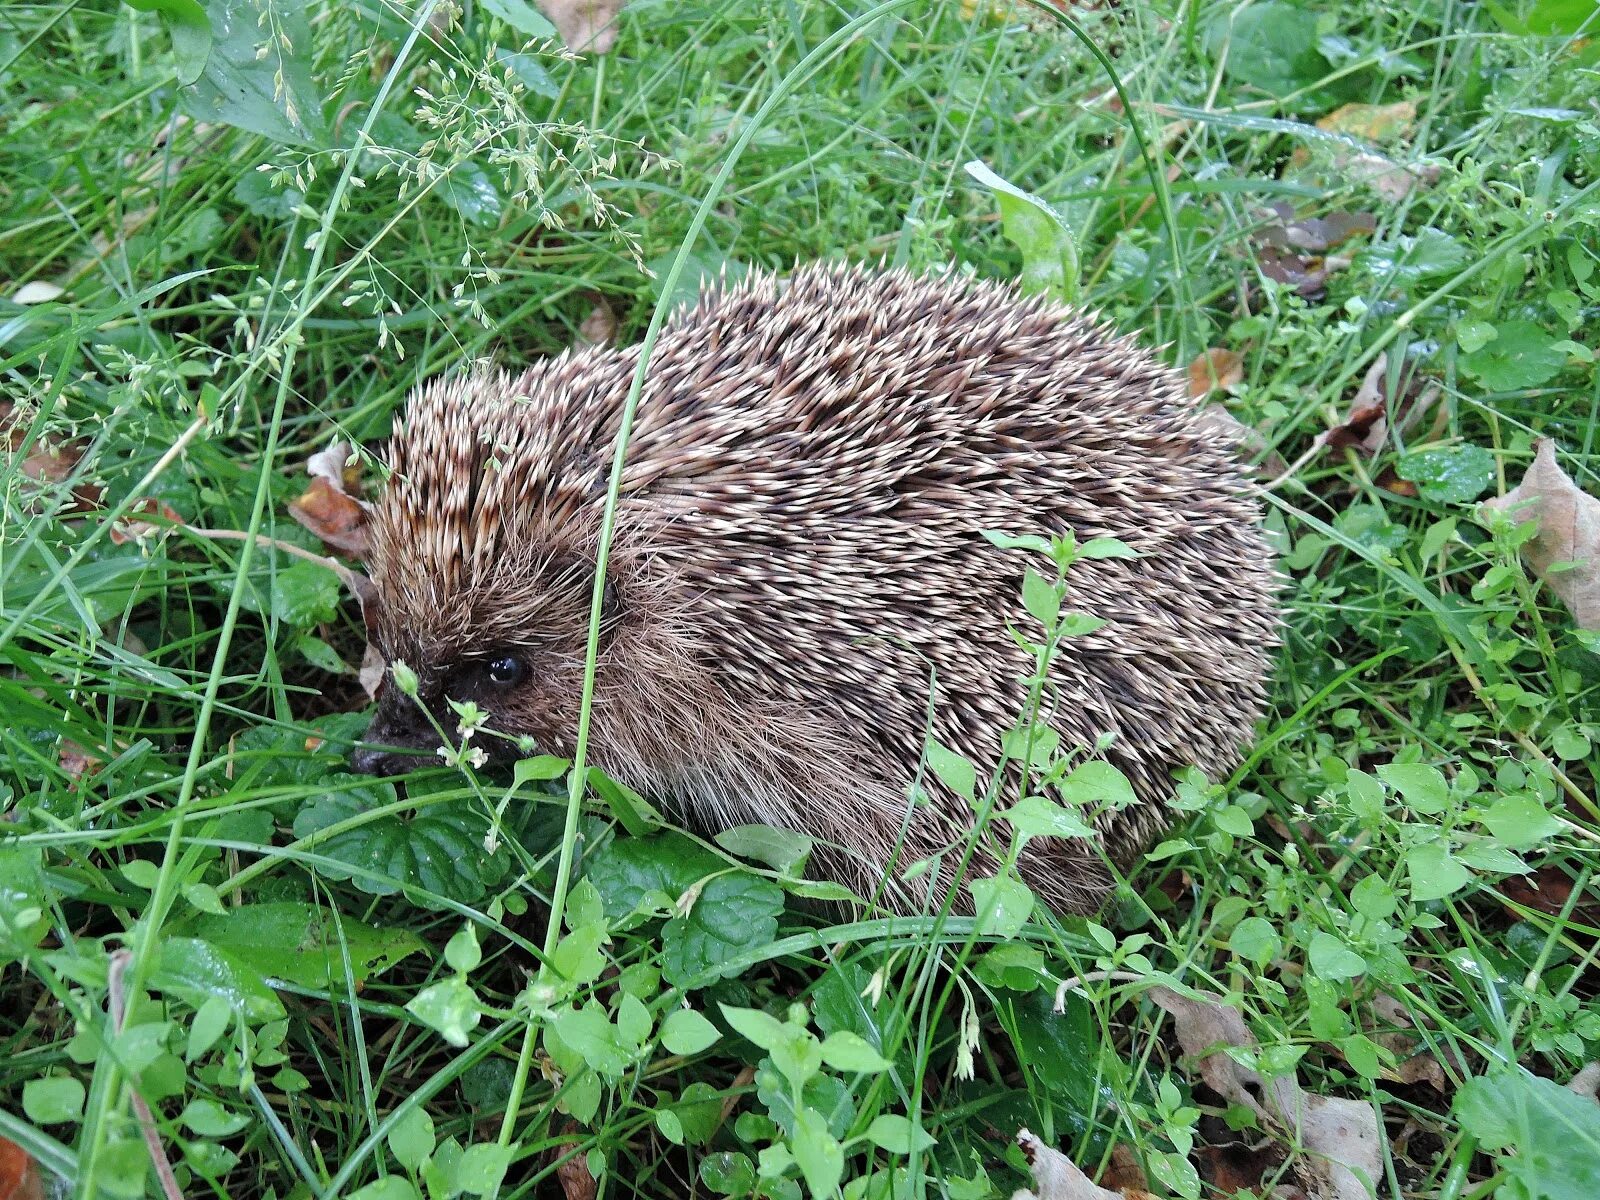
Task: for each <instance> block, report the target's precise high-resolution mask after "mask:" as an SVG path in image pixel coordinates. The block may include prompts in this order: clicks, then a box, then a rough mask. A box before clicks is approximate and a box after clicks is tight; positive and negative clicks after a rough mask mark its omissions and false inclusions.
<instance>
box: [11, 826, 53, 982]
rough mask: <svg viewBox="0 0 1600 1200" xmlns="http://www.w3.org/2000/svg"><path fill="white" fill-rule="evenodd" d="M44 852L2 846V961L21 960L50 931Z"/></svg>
mask: <svg viewBox="0 0 1600 1200" xmlns="http://www.w3.org/2000/svg"><path fill="white" fill-rule="evenodd" d="M42 863H43V857H42V852H41V851H40V850H39V849H38V848H37V847H34V846H22V847H16V848H11V847H0V962H6V961H8V960H11V959H15V958H20V957H21V956H22V955H23V954H25V953H27V952H28V951H30V950H32V949H34V948H35V947H36V946H38V944H39V943H40V941H42V940H43V939H44V935H45V933H46V931H48V930H49V928H50V918H49V916H48V906H47V905H46V903H45V883H44V869H43V866H42Z"/></svg>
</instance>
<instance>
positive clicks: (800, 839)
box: [717, 825, 815, 875]
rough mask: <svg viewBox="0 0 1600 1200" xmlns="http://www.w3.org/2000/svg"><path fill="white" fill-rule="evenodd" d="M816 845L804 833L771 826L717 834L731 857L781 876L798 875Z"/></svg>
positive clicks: (726, 830)
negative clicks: (746, 859) (762, 865)
mask: <svg viewBox="0 0 1600 1200" xmlns="http://www.w3.org/2000/svg"><path fill="white" fill-rule="evenodd" d="M814 844H815V843H814V842H813V841H812V839H811V838H809V837H807V836H806V835H805V834H803V833H795V832H793V831H792V830H788V829H775V828H773V827H772V826H771V825H735V826H733V828H731V829H724V830H723V831H722V832H721V833H719V834H717V845H719V846H721V847H722V848H723V849H724V850H726V851H727V852H728V853H729V854H732V855H734V856H735V857H738V858H748V859H754V860H755V861H756V862H759V863H764V864H765V865H767V866H769V867H771V868H772V869H773V870H774V871H776V872H778V874H780V875H798V874H799V873H800V872H801V871H802V870H803V869H804V868H805V865H806V859H808V858H810V857H811V848H812V846H813V845H814Z"/></svg>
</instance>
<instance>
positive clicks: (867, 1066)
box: [822, 1029, 893, 1074]
mask: <svg viewBox="0 0 1600 1200" xmlns="http://www.w3.org/2000/svg"><path fill="white" fill-rule="evenodd" d="M822 1061H823V1062H825V1063H827V1064H828V1065H829V1066H830V1067H832V1068H833V1069H834V1070H835V1071H844V1072H846V1073H848V1074H872V1073H876V1072H878V1071H887V1070H888V1069H889V1068H890V1067H891V1066H892V1065H893V1064H892V1063H891V1062H890V1061H889V1060H888V1059H886V1058H885V1057H884V1056H883V1055H881V1054H879V1053H878V1052H877V1050H875V1049H874V1048H873V1047H872V1045H871V1043H869V1042H868V1041H867V1039H866V1038H864V1037H862V1036H861V1035H860V1034H857V1033H851V1032H850V1031H849V1030H848V1029H841V1030H840V1031H839V1032H838V1033H830V1034H829V1035H828V1036H827V1037H826V1038H824V1039H823V1041H822Z"/></svg>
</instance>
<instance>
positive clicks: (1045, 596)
mask: <svg viewBox="0 0 1600 1200" xmlns="http://www.w3.org/2000/svg"><path fill="white" fill-rule="evenodd" d="M1022 607H1023V608H1025V609H1027V610H1028V612H1029V614H1030V615H1031V616H1032V617H1033V619H1034V620H1035V621H1038V622H1039V624H1041V625H1043V626H1044V627H1045V628H1046V629H1054V628H1055V624H1056V617H1057V616H1059V615H1060V612H1061V593H1060V592H1058V591H1057V590H1056V587H1055V585H1054V584H1053V583H1051V582H1050V581H1049V580H1048V579H1046V578H1045V577H1044V576H1043V575H1041V574H1039V572H1037V571H1035V570H1034V569H1033V568H1032V567H1028V568H1026V569H1025V570H1024V571H1023V572H1022Z"/></svg>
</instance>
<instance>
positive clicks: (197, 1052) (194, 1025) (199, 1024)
mask: <svg viewBox="0 0 1600 1200" xmlns="http://www.w3.org/2000/svg"><path fill="white" fill-rule="evenodd" d="M269 973H270V972H269ZM232 1023H233V1007H232V1006H231V1005H230V1004H229V1003H228V999H227V997H226V996H207V997H206V998H205V1000H203V1001H202V1002H201V1004H200V1007H199V1008H197V1009H195V1012H194V1017H193V1019H191V1020H190V1022H189V1037H188V1041H187V1042H186V1043H185V1046H184V1051H183V1057H184V1061H186V1062H194V1061H195V1059H197V1058H199V1057H200V1056H201V1055H202V1054H204V1053H205V1052H206V1051H207V1050H209V1049H211V1047H212V1046H214V1045H216V1044H217V1039H218V1038H220V1037H221V1036H222V1035H223V1034H225V1033H227V1032H228V1026H229V1025H231V1024H232Z"/></svg>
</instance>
